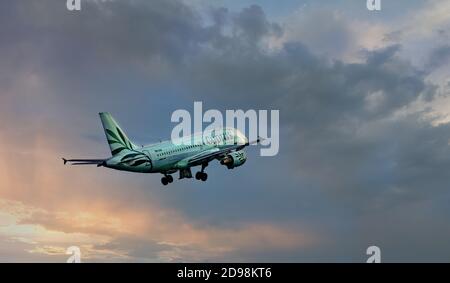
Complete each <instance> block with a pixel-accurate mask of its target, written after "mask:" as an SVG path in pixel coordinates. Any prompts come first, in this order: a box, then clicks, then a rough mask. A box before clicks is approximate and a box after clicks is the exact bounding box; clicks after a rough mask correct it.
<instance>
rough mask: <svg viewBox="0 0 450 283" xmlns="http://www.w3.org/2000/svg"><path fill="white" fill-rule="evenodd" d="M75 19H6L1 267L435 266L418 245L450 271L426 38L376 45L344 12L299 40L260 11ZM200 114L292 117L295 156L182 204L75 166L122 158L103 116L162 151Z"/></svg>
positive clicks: (124, 12)
mask: <svg viewBox="0 0 450 283" xmlns="http://www.w3.org/2000/svg"><path fill="white" fill-rule="evenodd" d="M63 4H64V3H63ZM63 4H61V6H59V5H55V4H54V2H52V1H40V2H33V3H29V1H15V2H14V3H8V4H6V5H4V7H3V9H2V10H1V11H0V13H1V15H2V16H0V34H1V36H2V38H5V39H7V40H3V41H2V44H0V62H2V64H1V67H0V68H1V70H2V72H0V74H1V77H0V99H1V104H0V110H1V112H0V129H1V131H0V152H1V154H0V156H1V157H0V197H1V198H2V199H3V201H4V200H9V201H11V202H12V203H9V204H8V205H4V206H3V205H2V206H1V207H2V209H1V213H2V214H1V216H0V223H2V225H3V226H1V227H2V229H1V230H0V231H1V232H0V235H1V236H0V243H1V245H0V249H2V250H1V252H0V254H2V255H4V256H2V258H1V260H2V261H11V260H12V261H14V259H17V260H21V261H22V260H30V261H37V260H46V261H61V260H64V259H65V258H66V256H65V255H61V253H62V252H63V251H64V249H65V248H67V247H68V246H71V245H80V246H81V247H82V252H83V257H84V258H85V259H86V260H87V261H249V260H251V261H271V260H274V261H311V260H314V261H350V260H353V261H362V260H363V259H362V258H363V257H364V256H365V248H367V246H368V245H372V244H374V243H375V244H376V243H380V246H381V248H382V250H383V251H384V247H386V249H388V250H389V251H388V252H387V253H386V257H385V260H386V261H389V260H391V261H392V260H405V259H408V260H420V259H421V257H420V255H421V254H420V253H417V254H412V253H411V252H410V251H409V250H408V248H407V245H406V244H405V239H407V241H406V243H409V244H411V245H413V246H414V247H416V248H417V249H418V250H420V251H423V252H426V251H428V252H426V259H429V260H433V259H435V260H444V259H445V257H444V256H443V255H444V252H443V251H447V250H448V249H449V246H448V245H447V243H446V241H445V236H448V231H449V230H448V229H447V228H448V227H447V226H448V225H447V224H446V221H445V215H447V214H448V213H447V212H448V209H447V207H446V206H445V203H444V200H446V199H447V198H448V196H449V195H448V193H447V191H446V187H447V183H448V182H447V176H448V174H447V172H448V171H449V169H450V168H449V167H450V154H449V153H450V152H449V146H448V141H449V140H450V136H449V131H448V130H449V129H448V124H445V123H438V124H433V123H432V122H433V121H435V120H436V119H440V118H442V115H443V114H442V112H444V111H441V112H439V113H435V112H434V111H433V108H432V107H431V106H430V104H427V103H429V102H430V101H435V99H436V98H437V97H439V96H441V95H442V92H441V91H442V89H441V88H439V87H437V86H436V84H434V82H433V83H431V82H429V81H428V80H427V78H428V77H427V76H428V73H427V72H425V71H424V68H423V67H424V66H423V65H422V67H418V66H417V64H415V63H414V62H412V60H410V59H409V58H408V57H407V56H406V57H405V56H403V55H404V54H405V50H407V51H408V50H411V48H415V47H417V46H415V45H414V44H412V43H411V41H409V40H408V38H410V37H409V35H408V32H420V31H415V30H409V29H408V30H403V29H401V32H400V33H398V34H397V36H396V37H393V38H391V41H383V40H382V38H383V37H384V35H385V32H389V31H390V30H386V27H385V26H382V25H375V26H373V25H372V24H371V23H367V22H364V21H362V26H366V27H373V29H370V31H371V33H372V35H376V36H374V37H370V40H369V38H365V37H364V36H362V35H361V34H360V33H357V32H355V28H352V23H354V21H348V19H347V18H346V17H345V15H340V14H339V13H334V12H331V11H329V10H327V9H319V10H317V13H316V14H313V15H315V16H312V17H311V16H307V15H300V16H301V17H300V19H299V22H301V23H304V25H301V26H299V27H296V29H293V30H291V28H292V27H289V26H287V25H283V24H279V23H276V22H273V21H271V20H270V19H269V18H268V17H267V15H266V12H265V10H264V9H263V8H262V7H260V6H257V5H252V6H249V7H246V8H244V9H242V10H241V11H238V12H235V11H232V10H231V9H228V8H223V7H222V8H213V9H212V11H211V13H210V14H209V15H207V16H204V15H201V14H200V13H198V11H196V10H195V9H194V8H192V7H190V6H189V5H188V4H185V3H183V2H179V1H152V3H147V1H133V2H124V1H107V2H102V1H101V2H98V1H90V2H86V3H85V4H86V5H85V6H84V7H83V12H81V13H78V14H77V13H70V12H68V11H66V10H65V7H64V5H63ZM431 14H432V13H431ZM431 14H430V15H431ZM439 15H440V14H439ZM439 18H440V19H442V20H443V18H442V17H439ZM322 22H323V25H321V23H322ZM439 23H441V22H440V21H439ZM312 31H315V32H312ZM336 35H337V37H338V40H336V39H337V38H336ZM405 38H406V39H405ZM397 41H399V42H397ZM333 42H336V44H335V45H334V46H333V45H330V44H332V43H333ZM355 42H356V43H357V44H356V43H355ZM439 46H441V45H439ZM330 47H332V48H330ZM361 47H362V48H361ZM433 47H438V46H437V45H436V46H435V44H433ZM361 49H363V51H361ZM317 51H319V52H317ZM347 56H349V57H347ZM434 56H436V57H435V58H434V59H432V60H431V61H434V62H439V61H440V59H443V57H444V54H441V53H439V52H436V53H435V55H434ZM356 57H358V60H348V58H356ZM440 82H441V81H440ZM194 100H202V101H203V102H204V106H205V107H211V108H218V109H235V108H243V109H279V110H280V114H281V117H280V118H281V129H280V133H281V137H280V141H281V150H280V154H279V155H278V156H277V157H274V158H271V159H267V158H262V157H258V156H257V155H256V153H255V154H253V153H252V151H253V150H254V149H253V148H251V149H250V154H249V156H250V158H249V161H248V162H247V163H246V165H245V166H243V167H240V168H239V170H234V171H233V172H230V171H226V170H224V168H222V167H219V165H217V166H211V167H208V173H209V174H210V178H209V179H208V182H207V183H195V182H183V181H180V182H175V183H174V184H173V186H171V187H170V188H169V189H167V190H162V189H161V187H160V184H159V177H158V176H147V175H139V174H126V173H123V172H117V171H110V170H105V169H104V168H87V167H84V168H83V167H71V168H68V167H64V166H62V162H61V160H60V159H59V158H60V156H67V155H70V156H79V157H103V156H107V155H108V154H109V153H108V150H107V146H106V143H105V141H104V137H103V133H102V129H101V126H100V124H99V123H98V119H97V117H96V113H97V112H100V111H104V110H107V111H111V112H113V113H114V114H115V116H116V117H117V118H118V120H119V121H120V122H121V124H122V126H123V128H124V129H126V131H127V133H128V135H129V136H130V137H133V138H135V137H136V138H137V139H138V140H146V139H149V138H151V139H153V141H154V140H157V139H158V138H160V137H164V136H169V133H170V126H171V124H170V123H169V118H170V113H171V112H172V111H173V110H175V109H178V108H184V109H186V108H187V109H189V107H192V103H193V101H194ZM430 115H431V116H430ZM433 115H437V117H436V116H434V117H433ZM168 129H169V130H168ZM143 131H146V132H145V133H143ZM386 219H388V220H389V221H386ZM411 219H414V221H413V220H411ZM424 227H425V228H426V229H424ZM424 230H426V231H429V232H426V231H424ZM30 231H32V232H31V233H30ZM33 231H34V232H33ZM434 231H440V233H432V232H434ZM423 239H425V240H423ZM9 243H13V244H11V245H9ZM383 254H384V252H383Z"/></svg>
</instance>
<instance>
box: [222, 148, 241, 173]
mask: <svg viewBox="0 0 450 283" xmlns="http://www.w3.org/2000/svg"><path fill="white" fill-rule="evenodd" d="M246 160H247V154H246V153H245V151H243V150H240V151H235V152H231V153H230V154H228V155H227V156H225V158H223V159H222V160H221V161H220V164H222V165H225V166H227V168H228V169H233V168H234V167H238V166H241V165H242V164H244V163H245V161H246Z"/></svg>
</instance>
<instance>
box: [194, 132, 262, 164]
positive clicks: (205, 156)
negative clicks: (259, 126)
mask: <svg viewBox="0 0 450 283" xmlns="http://www.w3.org/2000/svg"><path fill="white" fill-rule="evenodd" d="M260 140H261V139H260V138H258V139H257V140H256V141H252V142H248V143H246V144H236V145H233V146H230V147H228V148H226V149H222V150H219V149H217V148H215V149H210V150H206V151H203V152H201V153H199V154H197V155H194V156H192V157H190V158H187V165H188V166H197V165H200V164H203V163H207V162H209V161H211V160H213V159H216V158H222V157H225V155H227V154H228V153H230V152H232V151H238V150H241V149H243V148H244V147H246V146H249V145H251V144H254V143H259V142H260Z"/></svg>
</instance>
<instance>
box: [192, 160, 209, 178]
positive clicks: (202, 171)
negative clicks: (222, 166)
mask: <svg viewBox="0 0 450 283" xmlns="http://www.w3.org/2000/svg"><path fill="white" fill-rule="evenodd" d="M206 166H208V163H204V164H202V170H201V171H199V172H197V173H196V174H195V179H197V180H202V181H203V182H204V181H206V180H207V179H208V174H206V173H205V172H204V171H205V168H206Z"/></svg>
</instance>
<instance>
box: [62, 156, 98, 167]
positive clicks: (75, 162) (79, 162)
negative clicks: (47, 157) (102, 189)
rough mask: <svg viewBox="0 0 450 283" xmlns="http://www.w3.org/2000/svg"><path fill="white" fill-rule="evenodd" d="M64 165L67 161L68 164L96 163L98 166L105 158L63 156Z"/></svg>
mask: <svg viewBox="0 0 450 283" xmlns="http://www.w3.org/2000/svg"><path fill="white" fill-rule="evenodd" d="M63 161H64V165H66V164H67V163H69V164H70V165H97V166H98V167H100V166H102V164H103V163H104V162H105V161H106V159H65V158H63Z"/></svg>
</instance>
